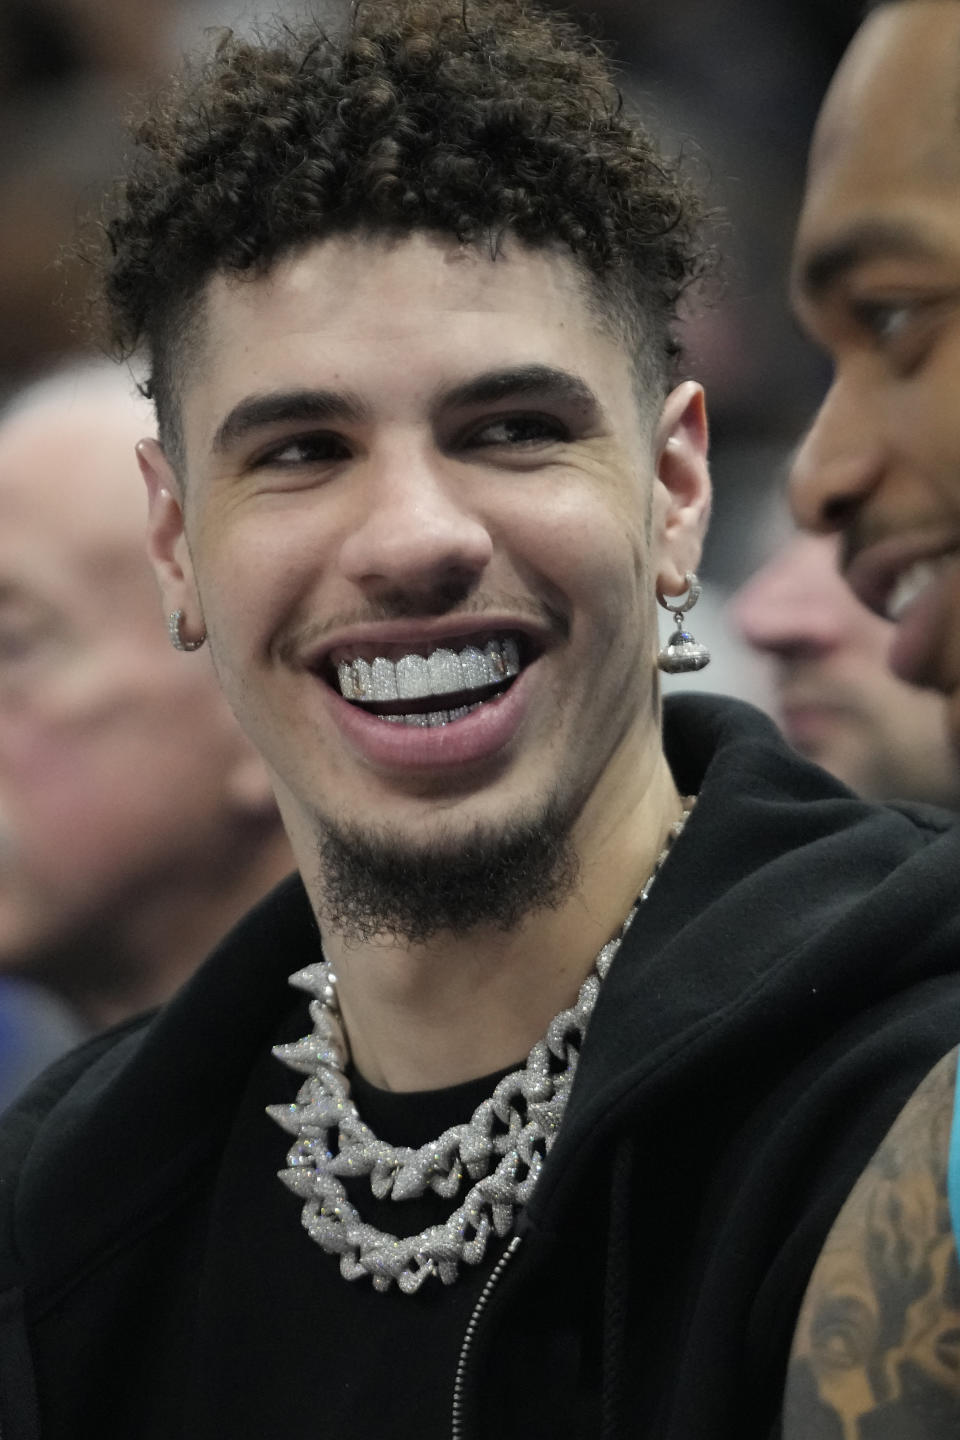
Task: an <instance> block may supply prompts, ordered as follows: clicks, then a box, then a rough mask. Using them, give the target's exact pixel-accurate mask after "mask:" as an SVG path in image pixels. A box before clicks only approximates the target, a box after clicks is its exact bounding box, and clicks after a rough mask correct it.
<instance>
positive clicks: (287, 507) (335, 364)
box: [141, 235, 709, 1089]
mask: <svg viewBox="0 0 960 1440" xmlns="http://www.w3.org/2000/svg"><path fill="white" fill-rule="evenodd" d="M204 328H205V341H204V344H203V347H202V355H201V358H200V359H199V361H198V363H197V364H196V366H195V368H194V371H193V373H192V374H191V375H190V376H189V377H188V378H187V380H186V382H185V384H184V387H183V392H182V400H183V406H182V409H183V422H184V438H185V449H186V475H185V484H184V487H183V488H181V487H180V485H179V483H178V479H177V476H176V475H175V474H174V473H173V471H172V469H171V468H170V466H169V465H168V464H167V463H166V461H165V459H164V457H163V455H162V452H161V451H160V450H159V449H158V447H156V446H155V445H150V446H144V447H141V464H142V467H143V469H144V473H145V476H146V480H147V484H148V489H149V493H150V517H151V518H150V531H151V542H150V544H151V553H152V555H153V558H154V562H155V565H156V567H157V573H158V576H159V579H160V584H161V588H162V590H163V593H164V599H165V604H166V606H167V607H168V608H171V607H173V606H182V607H183V608H184V609H185V610H186V611H187V613H188V615H189V617H190V622H191V625H199V624H200V623H201V616H202V623H204V624H205V626H206V628H207V631H208V633H209V636H210V645H211V651H212V655H213V659H214V662H215V665H216V668H217V671H218V674H219V676H220V680H221V683H222V684H223V687H224V689H225V691H226V693H227V695H228V697H229V699H230V702H231V704H232V706H233V707H234V710H235V712H236V713H237V715H238V717H239V718H240V721H241V723H242V725H243V726H244V728H245V729H246V731H247V733H248V734H249V735H250V737H251V738H252V739H253V741H254V743H255V745H256V746H257V748H258V750H260V752H261V753H262V754H263V756H264V758H265V760H266V762H267V765H268V767H269V769H270V771H271V774H272V776H273V780H274V785H275V789H276V794H277V798H278V801H279V804H280V808H281V811H282V813H283V816H284V820H285V823H286V826H287V829H288V833H289V834H290V837H291V841H292V844H293V848H294V851H295V854H296V856H297V860H298V863H299V865H300V867H301V870H302V872H303V874H304V877H305V881H306V884H307V886H308V889H310V891H311V895H312V897H313V899H314V903H315V904H316V905H317V908H318V909H321V908H322V906H321V894H320V886H319V885H318V881H317V876H316V867H317V861H316V858H315V849H316V835H317V834H318V832H319V831H320V830H322V827H323V824H324V817H325V816H337V815H346V816H349V817H350V818H351V819H352V821H353V822H354V823H356V824H363V825H366V826H370V827H377V828H382V827H385V826H386V827H388V828H389V829H390V831H391V832H392V834H393V835H394V836H395V837H396V839H397V840H398V842H400V843H401V844H403V845H404V846H406V847H409V848H413V849H416V847H417V846H418V844H422V843H424V841H426V840H430V839H436V838H437V837H438V836H442V837H444V839H445V843H448V844H450V845H456V843H457V838H458V836H460V835H468V834H469V833H470V832H471V831H472V829H473V828H474V827H475V826H476V825H477V823H478V822H481V823H484V824H486V825H488V826H492V827H494V828H498V827H500V826H501V825H504V824H507V823H509V822H510V821H511V820H512V819H514V818H515V817H517V816H518V815H531V814H536V813H538V812H539V808H540V806H541V805H542V803H543V801H544V800H545V799H546V798H547V797H548V796H549V795H550V794H551V793H553V792H554V791H557V790H559V792H560V793H561V794H562V795H563V796H564V798H565V800H566V801H567V802H568V803H569V805H570V806H571V809H572V811H573V813H574V815H575V821H574V829H573V842H574V845H575V848H576V851H577V854H578V856H579V859H580V880H579V884H578V886H577V889H576V891H575V893H573V894H572V895H571V896H570V897H569V898H568V899H567V900H566V901H565V902H564V903H563V904H562V905H561V907H560V909H559V910H557V911H543V912H534V913H533V914H531V915H530V916H529V917H528V919H527V921H526V922H525V923H524V924H523V925H522V926H521V927H520V928H519V929H517V930H515V931H512V932H509V933H507V934H504V933H503V932H502V931H500V930H498V929H497V928H496V927H495V926H494V925H491V926H490V927H485V926H481V927H478V928H477V930H476V931H474V932H471V933H470V934H469V935H467V936H462V937H457V938H454V937H452V936H450V935H447V934H445V935H441V936H440V937H438V938H437V939H436V940H435V941H431V942H428V943H427V944H425V945H422V946H410V945H405V944H403V943H400V942H399V941H395V940H394V939H393V937H389V936H384V937H379V938H378V939H375V940H374V941H373V942H371V943H368V944H355V945H351V946H350V947H349V949H348V948H346V947H345V946H344V945H343V943H342V941H341V940H340V938H339V937H338V936H337V935H336V934H333V933H331V932H330V931H329V927H328V928H327V931H326V932H325V935H324V947H325V951H326V953H327V954H328V955H329V956H330V957H331V958H332V960H333V961H334V964H335V968H336V971H337V974H338V976H339V980H340V999H341V1006H342V1009H343V1013H344V1017H345V1020H346V1025H347V1029H348V1032H349V1038H350V1043H351V1048H352V1052H353V1056H354V1060H355V1062H356V1064H357V1065H358V1066H359V1068H360V1069H361V1070H362V1071H363V1073H364V1074H365V1075H366V1076H367V1077H368V1078H369V1079H371V1080H372V1081H374V1083H378V1084H381V1085H385V1086H388V1087H391V1088H394V1089H418V1088H429V1087H431V1086H440V1085H446V1084H452V1083H455V1082H457V1081H459V1080H463V1079H467V1078H469V1077H471V1076H476V1075H482V1074H485V1073H489V1072H490V1071H492V1070H494V1069H496V1068H497V1067H499V1066H501V1065H507V1064H510V1063H512V1062H514V1061H516V1060H517V1059H518V1058H519V1057H520V1056H522V1055H524V1054H525V1053H526V1051H527V1050H528V1049H529V1048H530V1046H531V1045H532V1044H533V1043H534V1041H535V1040H537V1039H538V1038H539V1037H540V1036H541V1035H542V1034H543V1032H544V1030H545V1028H546V1025H547V1024H548V1022H549V1020H550V1019H551V1018H552V1017H553V1015H554V1014H556V1013H557V1011H558V1010H560V1009H561V1008H563V1007H564V1006H566V1005H568V1004H569V1003H571V1001H572V999H573V998H574V996H575V994H576V990H577V987H578V986H579V984H580V982H581V980H582V979H583V977H584V975H585V974H586V973H587V971H588V970H589V968H590V965H591V964H592V961H593V958H594V956H595V954H596V952H597V951H598V950H599V948H600V946H601V945H602V944H603V943H604V942H605V941H606V940H607V938H609V936H610V935H612V934H613V933H615V931H616V930H617V928H618V926H619V924H620V923H621V921H622V919H623V917H624V915H625V914H626V913H627V912H628V910H629V909H630V906H631V904H632V903H633V899H634V898H635V896H636V894H637V891H638V889H639V887H640V886H641V885H642V883H643V881H644V879H645V877H646V875H647V874H648V873H649V870H650V868H651V866H652V864H653V861H654V859H655V857H656V855H657V853H658V852H659V849H660V848H661V845H662V844H663V840H664V837H665V834H666V831H667V829H668V828H669V825H670V824H671V822H672V821H673V820H674V819H675V818H676V815H677V814H678V810H679V800H678V797H677V794H676V790H675V787H674V785H673V781H672V777H671V776H670V774H669V770H668V768H667V766H666V762H665V759H664V757H663V753H662V750H661V746H660V737H659V714H658V710H659V702H658V695H657V687H656V680H655V675H656V671H655V648H656V624H655V601H654V591H655V586H656V584H657V582H658V581H659V582H660V583H661V585H662V586H663V587H664V589H665V590H666V591H667V592H668V593H670V594H678V593H680V592H681V591H682V590H683V588H684V578H683V577H684V573H685V571H687V570H689V569H693V568H694V566H695V563H696V559H697V556H698V554H699V549H700V542H701V537H702V532H703V528H704V524H705V520H706V512H707V506H708V494H709V487H708V479H707V471H706V459H705V456H706V425H705V419H704V411H703V402H702V394H701V392H700V389H699V387H697V386H695V385H693V384H689V383H688V384H686V385H684V386H682V387H680V389H679V390H677V391H675V392H674V393H673V394H672V395H671V396H670V397H669V398H668V399H667V401H666V403H665V405H664V406H663V407H662V411H661V410H660V409H659V407H655V406H654V405H653V403H652V402H646V403H638V397H637V395H636V387H635V376H634V373H633V370H632V367H631V364H630V359H629V357H628V355H627V354H626V352H625V351H624V349H623V347H622V345H621V343H620V342H619V341H618V340H616V339H614V338H612V337H611V336H610V335H609V334H607V333H604V332H602V331H601V330H600V329H599V328H598V322H597V320H596V319H595V318H594V314H593V307H592V306H591V304H590V302H589V299H588V296H587V294H586V290H585V287H584V285H583V284H582V283H581V280H580V276H579V273H578V271H577V269H576V267H575V266H574V265H573V263H572V261H570V260H569V259H567V258H566V257H565V256H563V255H560V254H556V255H555V254H551V253H547V252H544V251H530V250H526V249H524V248H522V247H521V246H519V245H509V246H508V247H507V248H506V250H505V253H504V254H503V255H502V256H501V257H500V258H498V259H497V260H496V261H493V260H492V259H490V257H489V256H488V255H485V254H483V253H482V252H480V251H473V250H470V249H467V248H464V247H460V246H459V245H457V244H456V243H454V242H452V241H447V240H445V239H442V238H433V237H430V236H425V235H413V236H411V237H409V238H407V239H404V240H401V241H397V242H392V243H391V242H387V241H382V242H381V241H358V240H356V239H354V238H351V237H347V238H343V239H340V238H338V239H334V240H329V241H326V242H323V243H318V244H314V245H311V246H309V247H307V248H305V249H303V250H301V251H299V252H297V253H295V254H294V255H292V256H291V257H290V258H289V259H287V260H286V261H284V262H283V263H280V264H278V265H277V266H276V267H275V268H274V269H273V270H272V271H271V272H270V273H269V274H268V275H267V276H265V277H263V278H258V279H245V280H244V281H243V282H242V283H236V282H233V283H231V282H229V281H228V280H226V279H224V278H222V277H217V278H215V279H214V280H213V281H212V282H211V283H210V284H209V286H208V289H207V291H206V295H205V317H204ZM571 357H576V359H575V361H573V360H572V358H571ZM530 366H543V367H550V368H552V369H553V370H554V371H559V372H565V373H566V374H567V375H568V376H569V375H575V377H576V381H575V383H576V385H577V386H578V387H579V388H580V391H581V392H582V391H583V390H584V387H585V388H586V389H587V390H589V392H590V396H591V397H592V398H590V399H586V398H585V396H584V394H583V393H580V394H579V395H578V394H574V393H572V391H571V386H570V383H569V381H568V382H567V383H566V384H564V385H558V384H557V383H556V382H555V381H553V382H550V381H547V382H545V383H543V384H540V385H538V387H537V388H536V389H534V390H532V391H529V392H527V391H526V390H522V389H521V387H520V386H519V384H518V383H517V381H516V373H517V369H518V367H520V368H523V367H530ZM506 372H511V373H512V375H513V377H514V378H513V379H510V380H508V381H506V382H504V383H503V385H502V386H501V390H502V393H501V394H500V395H499V396H497V397H494V398H490V397H489V396H488V397H487V398H486V399H483V400H480V399H470V398H464V397H463V394H462V391H461V393H460V394H459V395H458V394H457V393H456V392H457V390H458V388H459V387H462V386H464V385H466V384H471V383H473V382H475V381H476V380H477V379H478V377H480V376H484V375H490V374H499V375H501V376H503V375H504V374H505V373H506ZM304 389H306V390H308V391H311V392H314V393H316V392H318V391H326V392H331V391H332V392H335V393H336V394H337V395H339V396H343V395H349V396H350V397H351V398H352V399H353V401H354V402H355V405H354V408H355V409H359V412H360V413H358V414H353V415H344V414H335V415H333V416H332V417H331V416H326V417H324V416H318V417H317V418H314V419H313V420H309V419H303V418H300V419H292V420H291V419H286V420H284V419H274V420H272V421H263V422H262V423H259V424H255V425H254V426H253V427H252V428H247V429H244V431H243V433H242V434H240V435H239V436H235V437H234V438H232V439H231V440H230V441H229V443H227V444H226V445H223V444H221V445H219V446H218V444H217V443H216V436H217V433H218V430H220V429H221V427H222V426H223V424H224V421H225V419H226V418H227V417H229V416H230V415H231V414H232V413H233V414H235V413H236V407H237V406H244V404H245V402H246V401H247V400H248V399H249V398H250V397H251V396H255V397H263V396H271V395H274V396H275V395H276V394H277V393H278V392H289V391H291V390H296V391H303V390H304ZM340 408H341V409H342V407H340ZM228 428H233V429H236V427H235V426H233V427H228ZM585 536H589V540H590V543H589V544H585V543H584V537H585ZM438 626H440V627H444V626H445V627H447V629H448V630H449V628H450V627H451V626H453V627H454V628H456V629H457V630H458V633H469V632H472V631H474V630H475V629H477V628H480V629H482V628H484V627H486V628H490V627H491V626H492V627H493V628H495V629H496V628H511V627H513V628H518V629H520V630H522V631H523V632H524V633H526V634H528V635H530V636H531V637H533V639H534V640H535V642H536V647H537V650H538V652H539V655H538V658H537V659H536V660H535V662H534V663H533V664H530V665H529V666H527V668H526V670H525V671H524V674H523V675H522V676H521V681H520V682H517V683H518V686H519V685H521V682H522V689H518V690H517V695H519V696H522V697H523V698H522V703H520V702H517V708H516V709H509V710H508V712H507V711H506V708H505V713H509V714H510V715H512V716H515V717H516V718H515V720H511V723H510V726H509V727H508V733H506V734H504V735H503V736H502V737H501V739H500V742H499V743H498V744H497V745H496V746H495V747H494V748H493V749H491V750H490V751H489V753H485V754H483V755H481V756H474V757H473V758H472V759H471V760H470V762H469V763H464V764H460V763H455V764H448V763H442V762H441V761H440V760H439V759H438V760H437V761H436V762H435V763H434V762H433V761H431V762H429V763H426V762H422V763H416V764H414V763H401V762H400V761H397V762H396V763H393V762H389V761H383V760H378V759H377V758H375V757H374V758H371V756H370V755H369V754H367V753H364V751H363V749H362V747H360V748H358V746H357V745H356V744H354V743H353V741H352V740H351V738H350V735H349V734H348V733H347V731H346V730H345V728H344V725H343V723H341V710H339V709H338V706H339V707H343V702H342V701H339V700H338V699H337V700H334V699H332V698H331V696H332V692H331V690H330V688H329V687H328V686H326V684H325V682H324V681H322V680H320V679H318V677H317V676H316V675H315V674H314V673H312V672H311V670H310V668H309V666H310V664H311V663H312V660H313V657H315V655H316V653H317V650H318V648H319V649H320V650H321V651H323V652H324V653H326V652H325V650H324V647H327V648H329V646H331V645H333V646H334V647H335V649H336V647H338V646H339V647H340V649H341V651H342V649H343V647H344V646H346V647H347V648H348V649H349V645H350V642H351V641H352V640H355V639H356V637H357V636H361V637H363V638H364V639H365V640H368V641H372V642H377V643H380V644H386V643H390V642H391V641H393V640H398V639H401V638H402V639H403V641H404V644H411V645H412V644H413V643H414V641H416V640H417V639H418V638H420V639H426V638H429V637H430V636H431V635H433V634H436V633H437V627H438ZM401 648H402V647H401ZM612 659H613V660H614V662H615V663H612ZM511 697H513V692H512V691H511V692H508V695H507V697H506V701H507V706H508V707H509V706H512V705H513V704H514V699H515V697H513V698H511ZM391 728H392V727H391ZM454 728H455V727H451V730H453V729H454ZM461 733H463V732H461ZM453 743H459V742H457V741H454V742H453ZM322 922H323V917H322V914H321V923H322Z"/></svg>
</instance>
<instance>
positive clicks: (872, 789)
mask: <svg viewBox="0 0 960 1440" xmlns="http://www.w3.org/2000/svg"><path fill="white" fill-rule="evenodd" d="M837 549H838V545H837V540H836V537H835V536H832V535H808V534H795V535H792V536H790V537H788V538H787V539H786V540H784V541H783V542H782V543H781V544H780V545H778V547H777V548H776V550H775V551H774V553H773V554H772V556H771V557H770V559H769V560H768V561H767V563H766V564H765V565H763V566H762V568H761V569H760V570H758V571H757V572H756V574H754V575H753V576H751V577H750V578H749V579H748V580H747V581H746V583H745V584H744V585H743V586H741V588H740V590H739V591H737V593H736V594H735V595H734V597H733V599H732V601H731V603H730V607H729V615H730V619H731V621H732V623H733V625H734V627H735V628H736V629H737V630H738V631H739V634H740V636H741V637H742V638H743V639H744V640H745V641H746V642H747V644H748V645H751V646H752V647H753V649H754V650H755V651H756V652H757V654H758V655H760V656H764V657H766V658H767V659H768V660H769V662H770V669H771V673H772V678H773V694H774V699H773V707H772V709H773V714H774V718H775V719H776V720H777V721H778V723H779V725H780V728H781V729H782V730H783V732H784V734H785V735H786V737H787V739H788V740H789V741H790V743H791V745H793V746H794V747H795V749H797V750H799V752H800V754H801V755H805V756H806V757H807V759H809V760H815V761H816V763H817V764H818V765H822V766H823V767H824V769H825V770H829V771H830V772H831V774H833V775H836V777H837V778H838V779H839V780H842V781H843V782H844V784H846V785H849V786H850V787H851V789H853V790H856V791H857V792H858V793H859V794H860V795H863V796H864V798H865V799H868V800H923V801H930V802H932V803H935V804H941V805H949V806H951V807H953V808H957V807H960V765H958V763H957V759H956V757H955V755H954V753H953V750H952V748H951V746H950V742H949V738H948V736H947V724H946V714H945V711H944V705H943V700H942V698H941V697H940V696H939V695H936V694H933V693H931V692H930V691H924V690H916V689H914V688H913V687H912V686H910V685H907V684H905V683H904V682H903V681H902V680H898V679H897V678H896V676H894V675H893V674H891V672H890V669H889V666H888V665H887V652H888V650H889V649H890V641H891V638H892V633H893V626H892V625H891V624H890V622H889V621H887V620H883V619H881V618H880V617H879V616H877V615H874V614H873V613H872V611H870V610H868V609H867V608H866V606H865V605H863V604H861V602H860V601H859V600H858V599H857V598H856V597H855V596H854V595H853V594H852V592H851V591H850V589H849V587H848V586H847V585H846V583H845V582H844V580H843V578H842V577H841V575H840V574H839V572H838V570H837Z"/></svg>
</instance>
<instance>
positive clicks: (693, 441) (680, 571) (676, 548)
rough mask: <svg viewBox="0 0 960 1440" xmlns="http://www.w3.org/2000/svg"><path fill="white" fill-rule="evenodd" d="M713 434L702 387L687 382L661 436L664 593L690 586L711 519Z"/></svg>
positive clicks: (667, 410) (657, 520) (658, 501)
mask: <svg viewBox="0 0 960 1440" xmlns="http://www.w3.org/2000/svg"><path fill="white" fill-rule="evenodd" d="M708 448H709V436H708V429H707V412H706V406H705V403H704V394H703V387H702V386H701V385H698V384H697V383H696V382H695V381H693V380H685V381H684V382H683V384H682V385H678V386H677V388H676V389H675V390H673V391H672V392H671V393H670V394H669V395H668V396H667V399H666V402H665V403H664V407H663V412H662V414H661V416H660V422H659V424H658V426H657V437H656V457H657V458H656V480H657V483H656V485H655V487H654V535H653V542H654V555H655V560H656V564H657V582H658V585H659V587H660V590H661V591H662V593H663V594H665V595H680V594H682V593H683V591H684V590H686V588H687V582H686V578H685V577H686V575H687V573H688V571H691V570H696V568H697V566H698V564H699V563H700V554H701V551H702V549H703V537H704V535H705V533H706V529H707V522H708V520H709V518H710V498H711V490H710V471H709V468H708V465H707V451H708Z"/></svg>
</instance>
